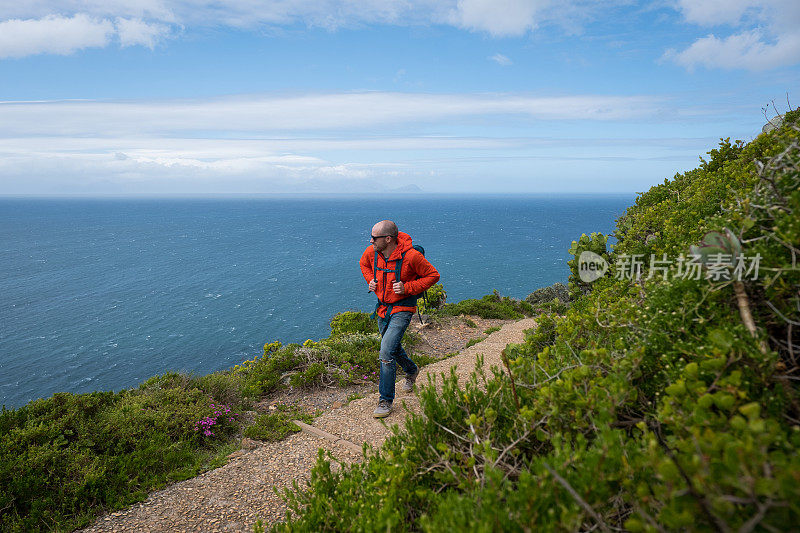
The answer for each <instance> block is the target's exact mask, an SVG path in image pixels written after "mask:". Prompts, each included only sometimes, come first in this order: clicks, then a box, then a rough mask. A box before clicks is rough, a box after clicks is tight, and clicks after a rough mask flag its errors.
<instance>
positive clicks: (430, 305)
mask: <svg viewBox="0 0 800 533" xmlns="http://www.w3.org/2000/svg"><path fill="white" fill-rule="evenodd" d="M445 300H447V293H446V292H445V290H444V286H443V285H442V284H441V283H437V284H435V285H434V286H432V287H431V288H430V289H428V290H427V291H426V295H425V299H422V298H420V299H419V300H417V308H418V309H419V312H420V313H423V314H428V313H430V312H431V311H433V310H435V309H439V308H440V307H442V306H443V305H444V302H445Z"/></svg>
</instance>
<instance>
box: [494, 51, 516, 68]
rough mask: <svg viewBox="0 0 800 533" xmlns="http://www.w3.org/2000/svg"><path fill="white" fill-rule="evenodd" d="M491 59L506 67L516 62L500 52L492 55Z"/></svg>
mask: <svg viewBox="0 0 800 533" xmlns="http://www.w3.org/2000/svg"><path fill="white" fill-rule="evenodd" d="M489 59H491V60H492V61H494V62H495V63H497V64H498V65H502V66H504V67H507V66H509V65H513V64H514V62H513V61H511V60H510V59H509V58H508V57H506V56H504V55H503V54H500V53H497V54H495V55H493V56H491V57H490V58H489Z"/></svg>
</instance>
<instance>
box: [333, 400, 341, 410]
mask: <svg viewBox="0 0 800 533" xmlns="http://www.w3.org/2000/svg"><path fill="white" fill-rule="evenodd" d="M331 407H333V408H334V409H340V408H341V407H342V402H340V401H339V400H336V401H335V402H333V405H332V406H331Z"/></svg>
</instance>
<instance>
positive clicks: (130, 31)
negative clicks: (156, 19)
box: [115, 18, 170, 50]
mask: <svg viewBox="0 0 800 533" xmlns="http://www.w3.org/2000/svg"><path fill="white" fill-rule="evenodd" d="M115 26H116V29H117V33H118V35H119V43H120V45H121V46H135V45H141V46H146V47H148V48H150V49H151V50H152V49H153V48H154V47H155V45H156V44H158V42H159V41H161V40H162V39H164V38H166V37H167V36H168V35H169V33H170V27H169V26H167V25H166V24H158V23H148V22H145V21H144V20H142V19H125V18H118V19H117V20H116V24H115Z"/></svg>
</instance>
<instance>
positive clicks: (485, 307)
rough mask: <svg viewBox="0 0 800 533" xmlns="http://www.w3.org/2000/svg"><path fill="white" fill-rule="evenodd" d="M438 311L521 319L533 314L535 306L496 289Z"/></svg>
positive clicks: (452, 314)
mask: <svg viewBox="0 0 800 533" xmlns="http://www.w3.org/2000/svg"><path fill="white" fill-rule="evenodd" d="M438 313H439V314H440V315H442V316H459V315H471V316H479V317H481V318H501V319H519V318H524V317H526V316H531V315H533V307H532V306H531V304H529V303H528V302H524V301H519V300H514V299H512V298H509V297H508V296H500V295H499V294H498V293H497V291H495V292H494V293H492V294H487V295H486V296H484V297H483V298H481V299H480V300H462V301H460V302H458V303H454V304H445V305H443V306H442V307H441V309H439V310H438Z"/></svg>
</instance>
